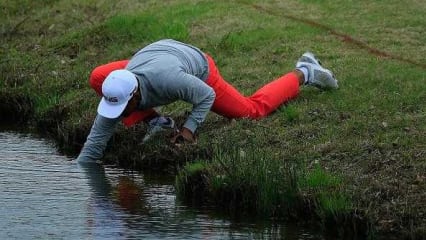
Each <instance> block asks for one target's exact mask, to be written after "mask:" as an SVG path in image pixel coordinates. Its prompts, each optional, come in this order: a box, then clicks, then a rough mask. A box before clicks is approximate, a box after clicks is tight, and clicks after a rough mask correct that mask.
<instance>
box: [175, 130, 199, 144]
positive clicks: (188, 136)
mask: <svg viewBox="0 0 426 240" xmlns="http://www.w3.org/2000/svg"><path fill="white" fill-rule="evenodd" d="M171 142H172V143H174V144H183V143H195V142H196V141H195V136H194V134H193V133H192V132H191V131H190V130H189V129H187V128H184V127H183V128H182V129H181V130H180V131H177V132H176V134H175V135H174V136H173V137H172V139H171Z"/></svg>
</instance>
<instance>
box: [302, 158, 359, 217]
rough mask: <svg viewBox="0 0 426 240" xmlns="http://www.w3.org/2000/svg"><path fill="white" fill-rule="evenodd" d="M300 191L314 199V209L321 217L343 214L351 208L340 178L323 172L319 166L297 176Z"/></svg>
mask: <svg viewBox="0 0 426 240" xmlns="http://www.w3.org/2000/svg"><path fill="white" fill-rule="evenodd" d="M298 181H299V182H298V186H299V188H300V191H302V192H305V193H307V194H308V195H310V198H312V199H313V200H314V201H315V205H316V207H315V208H316V211H317V214H318V215H319V216H321V218H325V217H327V216H330V215H331V216H335V215H338V214H342V213H343V214H345V213H347V212H349V211H350V210H351V209H352V205H351V202H350V200H349V198H348V197H347V196H346V195H344V194H343V192H342V189H341V188H342V187H343V182H342V179H341V178H340V177H338V176H334V175H331V174H329V173H327V172H325V171H324V170H323V169H322V168H320V167H319V166H316V167H315V168H314V169H313V170H310V171H306V172H305V174H303V175H302V176H299V178H298Z"/></svg>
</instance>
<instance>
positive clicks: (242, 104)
mask: <svg viewBox="0 0 426 240" xmlns="http://www.w3.org/2000/svg"><path fill="white" fill-rule="evenodd" d="M207 59H208V62H209V71H210V72H209V76H208V78H207V81H206V83H207V84H208V85H209V86H211V87H212V88H213V90H214V91H215V93H216V99H215V102H214V103H213V107H212V111H213V112H215V113H217V114H220V115H222V116H224V117H228V118H244V117H246V118H252V119H257V118H262V117H265V116H267V115H268V114H270V113H271V112H273V111H275V110H276V109H277V108H278V107H279V106H280V105H281V104H283V103H285V102H287V101H289V100H291V99H294V98H295V97H296V96H297V95H298V93H299V79H298V77H297V76H296V74H295V73H292V72H290V73H287V74H285V75H283V76H281V77H280V78H278V79H276V80H274V81H272V82H270V83H268V84H266V85H265V86H263V87H262V88H260V89H259V90H257V91H256V92H255V93H254V94H253V95H251V96H250V97H245V96H243V95H242V94H241V93H240V92H239V91H238V90H236V89H235V88H234V87H233V86H231V85H230V84H229V83H227V82H226V81H225V80H224V79H223V78H222V76H221V75H220V73H219V70H218V69H217V67H216V64H215V63H214V60H213V59H212V58H211V57H210V56H208V55H207Z"/></svg>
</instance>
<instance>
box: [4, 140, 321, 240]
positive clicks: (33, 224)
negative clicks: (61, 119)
mask: <svg viewBox="0 0 426 240" xmlns="http://www.w3.org/2000/svg"><path fill="white" fill-rule="evenodd" d="M0 163H1V167H0V216H1V218H0V239H259V238H264V239H270V238H274V239H276V238H280V239H321V237H320V235H318V234H315V233H312V232H310V231H309V230H308V229H301V228H298V227H295V226H290V225H276V224H272V223H268V222H265V221H260V222H259V221H252V220H244V221H235V220H232V221H231V220H229V219H227V218H226V217H224V216H221V215H219V214H217V213H215V212H214V211H213V210H211V209H209V208H205V209H194V208H190V207H187V206H185V205H183V204H181V203H179V202H178V201H176V197H175V193H174V188H173V178H171V177H168V178H167V177H166V178H165V177H162V176H155V175H154V176H151V175H147V174H145V175H143V174H140V173H132V172H129V171H125V170H123V169H117V168H113V167H99V166H83V165H79V164H77V163H76V162H75V161H72V159H69V158H67V157H64V156H61V155H60V154H58V153H57V151H56V149H55V148H54V147H53V145H52V144H51V143H49V142H47V141H45V140H42V139H37V138H34V137H31V136H29V135H24V134H18V133H13V132H0Z"/></svg>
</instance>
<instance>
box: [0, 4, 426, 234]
mask: <svg viewBox="0 0 426 240" xmlns="http://www.w3.org/2000/svg"><path fill="white" fill-rule="evenodd" d="M0 9H1V10H2V13H4V14H3V17H2V19H1V20H0V42H1V48H0V56H1V58H0V72H1V75H0V76H1V78H0V86H1V89H0V100H1V103H0V111H1V118H0V120H1V121H2V122H7V123H19V125H20V126H22V127H26V128H31V129H33V130H35V131H37V132H39V133H41V134H45V135H48V136H50V137H53V138H55V139H56V140H57V142H58V146H59V147H60V148H61V149H62V150H63V151H64V152H66V153H68V154H76V153H78V151H79V149H80V148H81V145H82V144H83V143H84V141H85V137H86V135H87V133H88V131H89V129H90V126H91V124H92V121H93V119H94V116H95V111H96V107H97V104H98V101H99V99H98V97H97V96H96V95H95V94H94V92H93V91H92V90H91V89H90V88H89V86H88V76H89V74H90V72H91V70H92V69H93V68H94V67H96V66H97V65H100V64H104V63H107V62H109V61H114V60H118V59H125V58H129V57H130V56H131V55H132V54H133V53H134V52H135V51H136V50H138V49H139V48H141V47H143V46H145V45H146V44H148V43H150V42H152V41H155V40H159V39H162V38H174V39H176V40H181V41H185V42H188V43H191V44H193V45H196V46H198V47H200V48H201V49H202V50H204V51H206V52H209V53H210V54H211V55H212V56H213V57H214V58H215V60H216V61H217V65H218V66H219V68H220V70H221V73H222V75H223V76H224V77H225V78H226V79H227V80H228V81H229V82H231V83H232V84H233V85H234V86H236V87H237V88H238V89H239V90H241V91H242V92H243V93H245V94H247V95H248V94H251V93H253V91H254V90H256V89H257V88H258V87H259V86H261V85H263V84H264V83H266V82H268V81H270V80H272V79H274V78H275V77H277V76H280V75H281V74H282V73H284V72H287V71H290V70H292V69H293V68H294V65H295V61H296V60H297V58H298V57H299V56H300V55H301V54H302V53H303V52H304V51H306V50H310V51H312V52H314V53H316V54H317V55H318V56H319V58H320V59H321V60H322V62H323V63H324V65H325V66H326V67H329V68H331V69H332V70H333V71H334V73H335V75H336V76H337V78H338V79H339V83H340V89H339V90H337V91H329V92H321V91H318V90H316V89H313V88H303V89H302V91H301V93H300V96H299V98H298V99H296V100H295V101H292V102H291V103H289V104H287V105H286V106H283V107H282V108H280V109H279V110H278V111H277V112H276V113H274V114H273V115H271V116H269V117H268V118H265V119H262V120H259V121H248V120H238V121H229V120H227V119H223V118H221V117H219V116H217V115H214V114H210V115H209V116H208V119H207V121H206V123H205V124H204V126H203V127H202V128H201V129H200V134H199V139H198V145H196V146H186V147H184V148H181V149H176V148H174V147H173V146H170V145H169V144H168V140H167V136H168V134H169V133H164V134H161V135H160V136H159V137H158V138H156V139H153V140H152V141H151V142H149V144H145V145H140V139H141V138H142V136H143V134H144V133H145V130H146V129H145V126H137V127H134V128H131V129H125V128H124V127H122V126H120V127H119V128H118V130H117V134H116V135H114V137H113V139H112V141H111V147H110V148H109V149H108V151H107V153H106V155H105V158H104V161H106V162H112V163H116V164H119V165H121V166H124V167H132V168H137V169H155V170H159V171H167V172H176V170H182V172H180V173H179V174H178V175H179V176H181V177H182V178H178V179H185V176H186V175H185V174H188V172H189V173H202V174H201V175H200V174H194V176H204V178H205V179H204V180H205V182H204V183H205V186H207V187H208V188H204V190H203V191H207V192H205V193H206V195H207V196H210V197H211V199H222V200H226V198H224V197H225V196H226V195H225V194H224V193H226V191H230V192H231V193H232V192H234V193H235V194H236V193H237V192H239V193H238V194H237V195H238V198H237V197H236V198H235V199H230V200H238V201H235V202H232V201H231V202H232V203H233V204H234V203H235V204H237V203H238V204H241V207H249V208H253V209H256V212H257V214H259V215H263V216H282V215H285V213H286V212H288V211H287V210H286V209H291V205H290V204H301V205H302V206H305V205H303V204H305V203H309V202H311V203H315V204H313V205H312V206H314V207H313V208H312V210H313V211H314V212H315V213H317V216H319V217H320V219H323V220H324V219H326V218H325V217H323V218H321V216H325V215H327V214H326V213H329V212H330V211H331V212H332V213H333V214H332V215H333V216H337V215H338V214H335V213H334V212H333V211H332V210H331V209H337V210H338V211H339V212H343V213H345V212H347V213H362V214H363V216H362V217H364V218H365V219H368V222H369V226H368V231H369V232H372V233H374V234H373V236H374V237H377V238H383V239H388V238H389V236H393V237H394V238H397V239H401V238H402V239H404V238H405V239H424V236H425V235H426V206H425V205H426V203H425V201H424V199H426V195H425V194H426V191H425V190H426V174H425V173H426V137H425V133H426V124H425V122H426V121H425V120H426V113H425V104H424V102H426V94H425V82H426V79H425V77H426V71H425V69H426V66H425V63H424V60H425V58H424V56H425V55H426V48H425V46H426V44H425V43H426V35H425V34H424V32H425V30H426V29H425V25H424V22H425V17H424V16H426V4H425V3H423V2H422V1H416V0H405V1H394V0H390V1H359V2H354V1H341V0H338V1H331V0H325V1H313V0H303V1H250V0H241V1H195V0H170V1H164V2H159V1H142V2H139V3H135V2H134V1H119V2H112V1H102V0H100V1H94V0H89V1H80V0H77V1H63V0H49V1H43V2H40V1H28V0H17V1H2V2H1V3H0ZM189 109H190V106H188V105H186V104H183V103H176V104H173V105H170V106H165V107H163V108H162V109H161V111H162V112H163V113H164V114H166V115H170V116H173V117H174V118H176V119H177V121H178V122H182V121H183V119H184V117H185V116H184V114H183V113H184V112H185V111H186V110H189ZM230 146H232V147H230ZM193 161H197V163H196V165H195V167H194V166H192V165H191V164H190V163H188V165H186V164H187V162H193ZM197 164H198V165H197ZM185 166H187V167H185ZM191 166H192V167H191ZM191 176H192V175H191ZM186 179H190V177H189V178H186ZM181 182H182V181H181ZM188 183H189V184H190V182H188ZM179 186H185V184H182V185H180V184H178V185H177V188H178V190H179V189H180V190H182V187H180V188H179ZM186 186H192V185H186ZM231 187H232V188H231ZM200 189H201V188H200ZM222 191H223V192H222ZM189 192H191V191H189ZM221 194H222V195H221ZM237 195H236V196H237ZM301 197H302V198H303V199H305V200H307V201H306V202H304V201H300V198H301ZM252 198H255V199H256V200H255V201H248V200H251V199H252ZM333 199H334V200H333ZM302 203H303V204H302ZM250 204H251V205H250ZM285 204H288V206H286V205H285ZM278 205H279V206H278ZM301 209H303V207H302V208H301ZM370 225H371V226H370Z"/></svg>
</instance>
